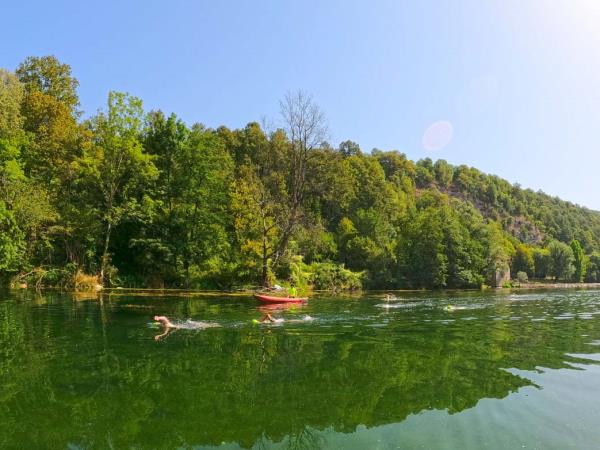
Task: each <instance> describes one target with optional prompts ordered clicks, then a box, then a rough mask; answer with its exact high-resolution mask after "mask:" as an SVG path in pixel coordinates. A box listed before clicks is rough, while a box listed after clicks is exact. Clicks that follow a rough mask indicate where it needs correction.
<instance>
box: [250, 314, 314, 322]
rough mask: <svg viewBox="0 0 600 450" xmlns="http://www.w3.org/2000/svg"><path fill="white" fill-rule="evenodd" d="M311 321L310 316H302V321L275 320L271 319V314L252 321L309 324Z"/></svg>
mask: <svg viewBox="0 0 600 450" xmlns="http://www.w3.org/2000/svg"><path fill="white" fill-rule="evenodd" d="M311 320H314V319H313V318H312V317H310V316H304V317H303V318H302V319H290V320H285V319H284V318H275V317H273V316H272V315H271V314H269V313H266V314H265V315H264V316H262V317H261V318H260V320H256V319H255V320H254V321H253V322H254V323H284V322H286V323H300V322H309V321H311Z"/></svg>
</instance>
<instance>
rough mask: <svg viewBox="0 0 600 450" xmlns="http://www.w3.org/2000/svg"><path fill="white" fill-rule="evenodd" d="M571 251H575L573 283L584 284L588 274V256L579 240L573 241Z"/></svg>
mask: <svg viewBox="0 0 600 450" xmlns="http://www.w3.org/2000/svg"><path fill="white" fill-rule="evenodd" d="M571 250H572V251H573V257H574V261H573V265H574V266H575V270H574V272H573V281H575V282H577V283H582V282H583V280H584V279H585V273H586V262H587V261H586V256H585V253H584V252H583V248H582V247H581V244H580V243H579V241H578V240H577V239H573V240H572V241H571Z"/></svg>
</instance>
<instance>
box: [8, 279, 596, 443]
mask: <svg viewBox="0 0 600 450" xmlns="http://www.w3.org/2000/svg"><path fill="white" fill-rule="evenodd" d="M397 295H398V298H397V299H396V300H394V301H390V302H385V301H384V300H383V295H382V294H374V293H372V294H370V293H365V294H363V295H360V296H338V297H335V296H328V295H322V294H321V295H318V296H316V297H314V298H312V299H310V300H309V301H308V303H307V304H306V305H303V306H296V307H292V308H291V309H286V310H269V311H270V312H271V313H272V314H273V316H275V317H283V318H284V319H287V320H288V322H284V323H280V324H271V325H267V324H256V323H253V319H259V318H260V317H261V315H262V314H263V313H264V312H265V311H267V310H264V309H262V308H261V307H260V305H258V303H257V302H256V301H255V300H254V299H252V298H250V297H239V296H236V297H228V296H226V295H223V296H216V297H215V296H211V297H205V296H194V295H187V296H155V295H130V294H126V295H107V294H103V295H102V296H100V297H98V298H93V296H86V295H78V294H63V293H55V292H51V293H43V294H36V293H34V292H29V291H27V292H26V291H19V292H10V291H5V292H2V293H0V417H1V419H0V448H2V449H12V448H14V449H22V448H48V449H108V448H114V449H128V448H130V449H163V448H164V449H168V448H179V449H205V448H206V449H216V448H218V449H228V450H233V449H239V448H253V449H270V448H273V449H321V448H322V449H395V448H399V449H405V448H408V449H411V448H425V449H431V448H445V449H448V448H456V449H480V448H490V449H509V448H511V449H512V448H544V449H548V448H556V449H566V448H576V449H586V448H597V446H598V442H600V366H599V365H598V363H599V362H600V291H597V290H586V291H584V290H556V291H543V292H536V291H514V292H510V291H502V292H496V291H486V292H445V293H443V292H441V293H431V292H419V293H403V294H397ZM90 297H92V298H90ZM155 314H164V315H167V316H169V317H170V318H172V319H174V320H186V319H192V320H202V321H209V322H215V323H218V324H219V325H221V326H220V327H218V328H208V329H203V330H187V329H181V330H175V331H173V332H171V333H170V334H168V335H166V336H164V337H163V338H161V339H159V340H156V339H155V336H157V335H159V334H161V331H162V330H161V329H157V328H156V327H155V326H154V325H153V324H152V323H151V322H152V316H154V315H155ZM306 316H310V318H312V320H301V319H303V318H305V317H306ZM289 320H292V322H289ZM294 320H299V321H297V322H296V321H294Z"/></svg>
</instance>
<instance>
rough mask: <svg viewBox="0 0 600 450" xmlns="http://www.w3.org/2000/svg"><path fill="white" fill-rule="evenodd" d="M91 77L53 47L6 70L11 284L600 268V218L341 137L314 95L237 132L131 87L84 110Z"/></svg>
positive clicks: (561, 273) (383, 281)
mask: <svg viewBox="0 0 600 450" xmlns="http://www.w3.org/2000/svg"><path fill="white" fill-rule="evenodd" d="M78 84H79V83H78V81H77V79H76V78H75V77H74V76H73V74H72V72H71V68H70V67H69V66H68V65H67V64H64V63H62V62H60V61H59V60H57V59H56V58H55V57H53V56H44V57H29V58H26V59H25V60H24V61H23V62H22V63H21V64H20V65H19V66H18V67H17V69H16V70H15V71H14V72H11V71H9V70H0V275H1V277H2V279H3V281H4V282H6V283H10V282H12V283H27V282H28V283H36V284H37V285H44V286H65V287H73V286H77V285H78V284H85V283H89V282H94V283H100V284H102V285H105V286H108V285H113V286H130V287H144V286H146V287H181V288H217V289H231V288H234V287H242V286H251V285H257V284H261V285H270V284H273V283H275V282H280V283H285V282H294V283H295V284H297V285H299V286H313V287H315V288H320V289H356V288H360V287H366V288H386V289H391V288H444V287H478V286H481V285H482V284H485V283H490V282H491V280H493V279H494V276H495V274H496V272H497V271H503V270H507V269H508V268H510V269H512V272H513V274H517V273H518V274H519V279H521V280H523V279H525V277H527V278H539V279H544V278H547V277H553V278H555V279H560V280H569V281H596V282H598V281H600V253H599V251H600V213H598V212H595V211H591V210H589V209H586V208H582V207H579V206H577V205H574V204H572V203H570V202H565V201H562V200H560V199H558V198H555V197H551V196H548V195H546V194H544V193H542V192H534V191H532V190H529V189H522V188H521V187H520V186H519V185H512V184H510V183H508V182H507V181H505V180H503V179H501V178H499V177H496V176H493V175H487V174H484V173H482V172H480V171H478V170H476V169H474V168H470V167H467V166H464V165H462V166H452V165H450V164H448V163H447V162H446V161H444V160H438V161H436V162H433V161H432V160H430V159H429V158H425V159H422V160H420V161H418V162H416V163H415V162H413V161H411V160H409V159H408V158H407V157H406V156H405V155H404V154H403V153H400V152H398V151H395V150H392V151H383V150H379V149H373V150H372V151H371V152H370V153H365V152H363V151H362V150H361V149H360V147H359V146H358V145H357V144H356V143H354V142H352V141H344V142H342V143H340V144H339V145H338V146H337V147H334V146H332V145H331V144H330V143H329V142H328V141H327V138H328V132H327V126H326V119H325V116H324V113H323V111H322V110H321V109H320V108H319V107H318V105H317V104H316V103H315V102H314V101H313V99H312V98H311V97H310V96H309V95H307V94H305V93H303V92H295V93H290V94H288V95H287V96H286V97H285V98H284V99H283V100H282V101H281V104H280V106H281V119H282V124H283V125H282V126H281V127H280V128H276V129H273V130H270V129H267V128H266V127H264V126H261V125H259V124H258V123H256V122H251V123H249V124H248V125H246V126H245V127H244V128H241V129H233V130H232V129H229V128H227V127H224V126H222V127H219V128H217V129H212V128H207V127H205V126H204V125H202V124H198V123H197V124H193V125H191V126H188V125H187V124H185V123H184V122H183V121H182V120H181V119H179V118H178V117H177V116H176V115H175V114H170V115H166V114H164V113H163V112H161V111H148V112H146V111H144V109H143V105H142V102H141V100H140V99H139V98H136V97H134V96H132V95H129V94H127V93H122V92H111V93H109V96H108V100H107V104H106V107H105V108H104V109H102V110H100V111H98V112H97V113H96V114H95V115H93V116H91V117H89V118H84V117H83V114H82V111H81V110H80V103H79V98H78V94H77V88H78ZM86 274H88V275H86ZM90 280H91V281H90Z"/></svg>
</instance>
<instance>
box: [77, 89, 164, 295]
mask: <svg viewBox="0 0 600 450" xmlns="http://www.w3.org/2000/svg"><path fill="white" fill-rule="evenodd" d="M142 119H143V110H142V102H141V100H139V99H138V98H136V97H132V96H130V95H128V94H124V93H120V92H110V93H109V95H108V109H107V111H106V112H100V113H99V114H98V115H97V116H96V117H94V118H93V119H92V122H91V124H92V130H93V132H94V144H95V145H94V154H92V155H89V158H87V160H86V163H87V164H88V170H89V175H90V176H91V179H92V180H93V181H92V183H93V185H94V186H95V187H96V188H97V190H98V193H99V194H100V198H101V200H102V202H101V205H100V210H101V214H102V219H103V222H104V223H105V231H104V239H103V241H104V244H103V247H102V256H101V262H100V279H101V281H102V282H103V283H104V282H105V281H106V280H105V278H106V274H107V269H108V267H109V264H110V253H109V248H110V238H111V233H112V231H113V228H114V227H115V226H116V225H117V224H118V223H119V222H120V221H121V219H122V217H123V215H124V214H126V213H127V212H128V211H129V210H131V209H133V208H135V204H136V200H137V199H138V198H140V197H141V196H142V192H143V188H144V186H145V185H146V183H147V182H148V181H149V180H152V179H154V178H156V176H157V170H156V167H155V166H154V164H153V163H152V159H151V157H150V156H149V155H148V154H146V153H144V151H143V147H142V143H141V141H140V137H141V136H140V133H141V125H142Z"/></svg>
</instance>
